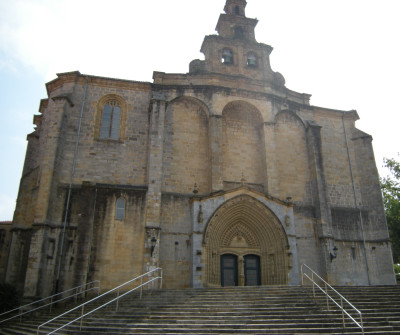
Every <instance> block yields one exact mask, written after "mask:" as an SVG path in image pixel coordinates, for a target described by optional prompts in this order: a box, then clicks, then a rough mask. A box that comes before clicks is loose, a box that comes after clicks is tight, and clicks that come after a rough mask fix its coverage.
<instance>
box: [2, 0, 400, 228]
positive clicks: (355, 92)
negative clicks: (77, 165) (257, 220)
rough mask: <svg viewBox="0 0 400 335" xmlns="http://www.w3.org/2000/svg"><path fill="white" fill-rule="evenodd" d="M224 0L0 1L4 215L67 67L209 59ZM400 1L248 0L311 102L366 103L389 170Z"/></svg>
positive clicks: (262, 37) (173, 69) (278, 66)
mask: <svg viewBox="0 0 400 335" xmlns="http://www.w3.org/2000/svg"><path fill="white" fill-rule="evenodd" d="M224 5H225V0H201V1H195V0H170V1H167V0H146V1H141V0H113V1H111V2H110V1H105V0H12V1H11V0H0V103H1V107H0V113H1V120H2V122H1V132H0V157H1V162H2V163H1V164H0V172H1V173H0V221H6V220H12V217H13V212H14V208H15V201H16V198H17V193H18V188H19V181H20V178H21V173H22V168H23V163H24V157H25V151H26V144H27V142H26V135H27V134H28V133H31V132H32V131H33V124H32V120H33V116H34V115H35V114H37V113H38V108H39V102H40V99H43V98H46V97H47V95H46V89H45V84H46V83H47V82H49V81H51V80H53V79H55V78H56V74H57V73H63V72H69V71H76V70H78V71H80V72H81V73H83V74H89V75H96V76H105V77H112V78H121V79H128V80H137V81H146V82H151V81H152V74H153V71H162V72H167V73H187V72H188V69H189V63H190V61H191V60H193V59H204V58H203V55H202V54H201V53H200V51H199V50H200V47H201V44H202V42H203V38H204V36H205V35H211V34H215V33H216V32H215V26H216V23H217V21H218V17H219V14H220V13H222V12H223V8H224ZM399 13H400V1H399V0H379V1H378V0H301V1H300V0H247V8H246V15H247V17H251V18H257V19H258V20H259V23H258V25H257V27H256V39H257V41H258V42H262V43H265V44H268V45H271V46H272V47H273V48H274V50H273V52H272V54H271V58H270V59H271V65H272V69H273V70H274V71H278V72H280V73H281V74H282V75H283V76H284V77H285V79H286V86H287V87H288V88H289V89H291V90H294V91H297V92H300V93H308V94H311V95H312V97H311V104H312V105H315V106H321V107H327V108H332V109H339V110H345V111H347V110H352V109H355V110H357V112H358V114H359V116H360V120H359V121H357V123H356V126H357V128H359V129H361V130H363V131H365V132H367V133H369V134H371V135H372V136H373V139H374V140H373V146H374V151H375V159H376V163H377V167H378V170H379V172H380V174H381V175H386V174H387V171H386V170H385V169H384V168H383V167H382V165H383V158H384V157H388V158H397V159H399V156H398V152H399V151H400V149H399V133H398V128H399V120H400V117H399V114H400V110H399V109H400V107H399V105H398V104H397V103H396V101H397V97H398V96H399V94H400V84H399V78H400V65H399V64H400V43H399V33H400V19H399Z"/></svg>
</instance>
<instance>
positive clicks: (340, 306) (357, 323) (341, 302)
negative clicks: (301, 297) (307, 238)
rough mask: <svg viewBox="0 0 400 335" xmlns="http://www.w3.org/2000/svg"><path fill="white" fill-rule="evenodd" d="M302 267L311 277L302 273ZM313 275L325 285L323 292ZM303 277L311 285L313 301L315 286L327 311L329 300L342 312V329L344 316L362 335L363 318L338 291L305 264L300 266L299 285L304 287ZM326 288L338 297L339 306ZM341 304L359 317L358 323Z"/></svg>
mask: <svg viewBox="0 0 400 335" xmlns="http://www.w3.org/2000/svg"><path fill="white" fill-rule="evenodd" d="M303 267H305V268H307V269H308V270H310V271H311V277H310V276H309V275H307V274H306V273H305V272H304V271H303ZM314 275H315V276H317V277H318V279H319V280H321V281H322V282H323V283H324V284H325V290H324V289H323V288H322V287H321V286H319V285H318V284H317V282H316V281H315V280H314ZM304 277H306V278H308V279H309V280H310V281H311V282H312V285H313V296H314V299H315V286H316V287H318V288H319V289H320V290H321V292H322V293H324V294H325V296H326V306H327V309H328V311H329V300H331V301H333V303H334V304H335V305H336V306H337V307H339V309H340V310H341V311H342V322H343V328H346V322H345V317H344V315H345V314H346V315H347V316H348V317H349V318H350V320H352V321H353V322H354V323H355V324H356V325H357V326H358V327H359V328H361V331H362V334H363V335H364V324H363V318H362V313H361V312H360V311H359V310H358V309H357V308H355V307H354V306H353V305H352V304H351V303H350V301H348V300H347V299H346V298H345V297H344V296H342V295H341V294H340V293H339V292H338V291H336V290H335V289H334V288H333V287H332V286H331V285H329V284H328V283H327V282H326V281H325V280H324V279H322V278H321V277H320V276H319V275H318V274H317V273H316V272H315V271H314V270H313V269H311V268H310V267H309V266H308V265H306V264H302V265H301V285H302V286H304ZM328 287H329V288H330V289H331V290H332V291H333V292H335V293H336V294H337V295H338V296H339V297H340V304H339V303H338V302H337V301H336V300H335V299H333V298H332V297H331V296H330V295H329V294H328ZM343 302H345V303H347V304H348V305H349V306H350V307H351V309H353V310H354V311H355V312H356V313H357V314H358V315H359V317H360V322H358V321H357V320H356V319H354V318H353V316H351V315H350V314H349V313H348V312H347V311H346V310H345V309H344V307H343Z"/></svg>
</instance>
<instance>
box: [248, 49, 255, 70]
mask: <svg viewBox="0 0 400 335" xmlns="http://www.w3.org/2000/svg"><path fill="white" fill-rule="evenodd" d="M257 65H258V64H257V56H256V54H255V53H254V52H249V53H248V54H247V66H250V67H257Z"/></svg>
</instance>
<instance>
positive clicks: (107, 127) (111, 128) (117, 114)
mask: <svg viewBox="0 0 400 335" xmlns="http://www.w3.org/2000/svg"><path fill="white" fill-rule="evenodd" d="M120 126H121V107H120V105H119V103H118V101H116V100H110V101H108V102H107V103H106V104H105V105H104V108H103V113H102V116H101V128H100V138H101V139H111V140H118V139H119V130H120Z"/></svg>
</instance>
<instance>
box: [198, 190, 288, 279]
mask: <svg viewBox="0 0 400 335" xmlns="http://www.w3.org/2000/svg"><path fill="white" fill-rule="evenodd" d="M235 237H238V238H242V239H244V240H245V241H246V245H245V247H241V248H237V250H235V247H234V246H233V247H232V246H231V245H230V244H231V242H232V240H233V239H234V238H235ZM203 245H204V259H205V263H206V266H205V280H206V283H205V285H219V284H220V256H221V255H222V254H223V253H224V252H225V250H224V249H226V248H230V249H229V250H230V252H233V253H235V254H238V255H242V256H244V255H246V254H254V253H255V254H259V255H260V260H261V262H260V263H261V283H262V285H271V284H287V281H288V270H289V268H288V267H289V255H288V249H289V245H288V240H287V236H286V234H285V231H284V229H283V227H282V225H281V223H280V221H279V219H278V218H277V217H276V216H275V215H274V213H273V212H272V211H271V210H270V209H268V208H267V207H266V206H265V205H264V204H262V203H261V202H259V201H258V200H256V199H254V198H252V197H250V196H248V195H240V196H237V197H235V198H233V199H231V200H229V201H227V202H226V203H225V204H223V205H222V206H220V207H219V208H218V209H217V210H216V211H215V213H214V215H213V216H212V217H211V218H210V220H209V222H208V225H207V228H206V230H205V232H204V236H203Z"/></svg>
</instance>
